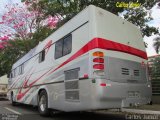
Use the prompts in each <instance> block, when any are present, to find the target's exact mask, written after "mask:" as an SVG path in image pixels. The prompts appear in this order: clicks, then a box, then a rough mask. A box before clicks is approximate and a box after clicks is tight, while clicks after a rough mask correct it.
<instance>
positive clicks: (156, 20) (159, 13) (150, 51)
mask: <svg viewBox="0 0 160 120" xmlns="http://www.w3.org/2000/svg"><path fill="white" fill-rule="evenodd" d="M20 1H21V0H0V8H1V9H0V16H1V15H2V14H3V13H4V11H5V9H3V8H4V7H5V5H6V4H9V3H20ZM151 11H152V13H151V15H152V17H153V20H152V21H150V22H149V23H147V24H148V25H149V26H154V27H157V28H159V31H160V9H158V7H157V5H155V6H154V7H153V8H152V9H151ZM155 37H156V35H153V36H150V37H144V38H143V39H144V41H145V42H146V43H147V44H148V47H147V48H146V51H147V55H148V56H153V55H156V52H155V50H154V48H153V39H154V38H155Z"/></svg>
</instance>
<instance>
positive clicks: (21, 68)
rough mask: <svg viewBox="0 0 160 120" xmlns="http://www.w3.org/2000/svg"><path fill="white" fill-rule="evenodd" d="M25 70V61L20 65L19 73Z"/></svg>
mask: <svg viewBox="0 0 160 120" xmlns="http://www.w3.org/2000/svg"><path fill="white" fill-rule="evenodd" d="M23 72H24V63H23V64H21V65H20V66H19V75H20V74H23Z"/></svg>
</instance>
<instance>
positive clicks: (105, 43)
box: [50, 38, 147, 74]
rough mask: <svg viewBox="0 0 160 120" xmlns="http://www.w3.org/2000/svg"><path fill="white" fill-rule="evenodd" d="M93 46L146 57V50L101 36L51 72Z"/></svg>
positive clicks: (93, 47)
mask: <svg viewBox="0 0 160 120" xmlns="http://www.w3.org/2000/svg"><path fill="white" fill-rule="evenodd" d="M95 48H101V49H105V50H113V51H119V52H124V53H128V54H131V55H135V56H138V57H141V58H143V59H147V54H146V52H144V51H142V50H139V49H136V48H133V47H131V46H127V45H124V44H121V43H117V42H113V41H111V40H107V39H103V38H94V39H93V40H91V41H90V42H89V43H87V44H86V45H85V46H83V47H82V48H81V49H80V50H79V51H78V52H76V53H75V54H74V55H73V56H71V57H70V58H69V59H68V60H66V61H65V62H64V63H62V64H61V65H60V66H58V67H57V68H56V69H54V70H52V71H51V72H50V74H51V73H53V72H54V71H56V70H57V69H59V68H60V67H62V66H64V65H65V64H67V63H69V62H70V61H72V60H74V59H76V58H77V57H79V56H81V55H82V54H85V53H86V52H88V51H89V50H92V49H95Z"/></svg>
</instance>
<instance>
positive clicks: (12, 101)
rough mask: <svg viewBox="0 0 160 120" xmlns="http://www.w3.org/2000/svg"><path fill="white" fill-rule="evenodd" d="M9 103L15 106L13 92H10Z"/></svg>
mask: <svg viewBox="0 0 160 120" xmlns="http://www.w3.org/2000/svg"><path fill="white" fill-rule="evenodd" d="M11 104H12V105H13V106H15V105H16V104H17V103H16V102H15V101H14V100H13V93H11Z"/></svg>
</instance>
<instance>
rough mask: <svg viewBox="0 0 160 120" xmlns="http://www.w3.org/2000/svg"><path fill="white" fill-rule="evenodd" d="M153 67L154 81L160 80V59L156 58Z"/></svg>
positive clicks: (152, 75)
mask: <svg viewBox="0 0 160 120" xmlns="http://www.w3.org/2000/svg"><path fill="white" fill-rule="evenodd" d="M152 62H153V66H152V68H151V77H152V78H154V79H159V78H160V57H156V58H155V59H154V60H152Z"/></svg>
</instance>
